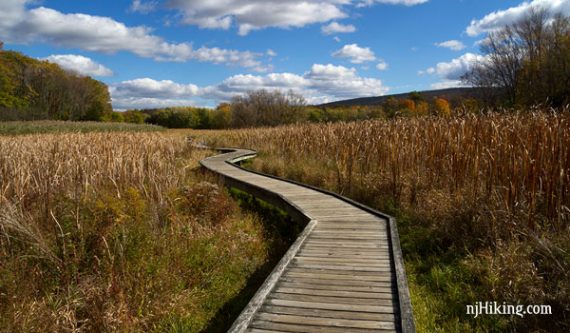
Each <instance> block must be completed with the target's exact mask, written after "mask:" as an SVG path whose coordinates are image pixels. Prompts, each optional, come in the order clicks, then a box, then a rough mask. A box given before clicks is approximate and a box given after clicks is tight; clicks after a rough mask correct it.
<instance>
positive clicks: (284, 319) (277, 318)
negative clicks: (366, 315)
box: [256, 312, 395, 330]
mask: <svg viewBox="0 0 570 333" xmlns="http://www.w3.org/2000/svg"><path fill="white" fill-rule="evenodd" d="M256 319H258V320H265V321H270V322H275V323H288V324H303V325H312V326H325V327H329V326H332V327H346V328H367V329H383V330H394V329H395V325H394V323H393V322H382V321H378V320H351V319H339V318H318V317H310V316H302V315H288V314H274V313H266V312H261V313H259V314H258V315H257V316H256Z"/></svg>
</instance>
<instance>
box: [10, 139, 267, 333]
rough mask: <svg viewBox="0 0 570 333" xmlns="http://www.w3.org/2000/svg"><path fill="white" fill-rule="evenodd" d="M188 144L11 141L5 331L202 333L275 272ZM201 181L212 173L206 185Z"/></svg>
mask: <svg viewBox="0 0 570 333" xmlns="http://www.w3.org/2000/svg"><path fill="white" fill-rule="evenodd" d="M205 154H206V153H204V152H198V151H193V150H192V148H191V146H190V145H188V144H187V143H186V142H185V140H184V137H182V136H179V135H165V134H159V133H112V134H105V133H98V134H95V133H91V134H58V135H55V134H53V135H52V134H43V135H29V136H19V137H0V332H102V331H104V332H111V331H125V332H126V331H128V332H134V331H144V332H148V331H157V332H164V331H177V330H178V331H185V332H197V331H200V330H202V329H203V328H204V327H206V326H207V325H208V322H209V321H210V320H211V319H212V318H213V317H214V315H215V314H216V311H218V310H219V309H220V308H221V307H222V306H224V305H225V304H226V302H228V301H229V300H231V299H232V298H233V297H234V296H236V295H237V294H238V292H240V290H241V289H242V288H243V286H244V285H245V284H246V282H247V279H248V276H249V275H250V274H252V273H253V272H254V271H256V270H257V269H258V268H259V267H260V266H261V265H262V264H264V263H265V261H266V259H267V253H268V246H269V244H268V240H267V239H266V235H265V232H264V230H263V227H262V225H261V223H260V221H259V219H258V218H256V217H255V216H252V215H247V214H244V213H242V212H240V209H239V208H238V207H237V206H236V205H235V204H234V202H233V200H232V199H231V198H230V197H229V195H228V194H227V192H226V191H224V190H223V189H222V188H221V187H219V185H218V184H216V183H215V181H214V183H208V182H205V181H201V182H198V181H197V176H196V174H195V172H193V171H192V170H193V169H195V168H197V166H198V164H197V161H198V160H199V159H201V158H203V157H204V156H205ZM200 178H201V176H200Z"/></svg>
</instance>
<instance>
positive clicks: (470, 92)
mask: <svg viewBox="0 0 570 333" xmlns="http://www.w3.org/2000/svg"><path fill="white" fill-rule="evenodd" d="M411 93H412V92H407V93H402V94H393V95H384V96H376V97H360V98H353V99H347V100H343V101H336V102H332V103H325V104H321V105H318V106H324V107H337V106H355V105H378V104H382V103H384V101H385V100H387V99H388V98H390V97H394V98H398V99H400V98H409V97H410V94H411ZM418 93H420V94H421V96H422V97H423V98H424V99H426V100H429V99H432V98H434V97H441V98H445V99H447V100H448V101H450V102H453V101H456V100H459V99H463V98H475V99H478V98H480V94H481V91H480V90H479V89H478V88H449V89H440V90H425V91H418Z"/></svg>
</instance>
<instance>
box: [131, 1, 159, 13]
mask: <svg viewBox="0 0 570 333" xmlns="http://www.w3.org/2000/svg"><path fill="white" fill-rule="evenodd" d="M157 6H158V1H143V0H133V3H132V4H131V8H130V9H131V11H133V12H138V13H142V14H148V13H150V12H152V11H154V10H155V9H156V7H157Z"/></svg>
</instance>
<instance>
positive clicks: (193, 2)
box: [167, 0, 427, 35]
mask: <svg viewBox="0 0 570 333" xmlns="http://www.w3.org/2000/svg"><path fill="white" fill-rule="evenodd" d="M426 1H427V0H315V1H307V0H287V1H280V0H264V1H259V0H257V1H251V0H232V1H228V0H208V1H204V0H169V1H168V2H167V6H168V7H170V8H173V9H177V10H179V11H180V12H181V13H182V22H183V23H185V24H191V25H197V26H199V27H201V28H207V29H225V30H227V29H229V28H230V27H232V25H236V26H237V27H238V33H239V34H240V35H247V34H248V33H249V32H251V31H253V30H259V29H264V28H269V27H276V28H295V27H304V26H306V25H309V24H315V23H326V22H329V21H332V20H337V19H341V18H345V17H347V14H346V12H345V10H344V7H346V6H357V7H361V6H371V5H374V4H376V3H383V4H392V5H406V6H412V5H417V4H421V3H424V2H426Z"/></svg>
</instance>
